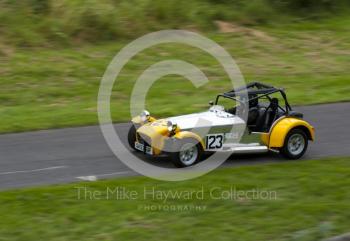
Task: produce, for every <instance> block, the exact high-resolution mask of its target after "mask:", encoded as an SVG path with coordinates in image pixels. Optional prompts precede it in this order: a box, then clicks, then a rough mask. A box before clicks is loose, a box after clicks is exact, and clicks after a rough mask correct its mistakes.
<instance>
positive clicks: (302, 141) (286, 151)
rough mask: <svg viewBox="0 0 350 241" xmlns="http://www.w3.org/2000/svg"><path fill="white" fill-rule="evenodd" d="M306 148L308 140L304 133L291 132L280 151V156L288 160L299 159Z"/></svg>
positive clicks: (296, 130) (301, 131) (297, 130)
mask: <svg viewBox="0 0 350 241" xmlns="http://www.w3.org/2000/svg"><path fill="white" fill-rule="evenodd" d="M307 147H308V138H307V135H306V133H305V131H303V130H301V129H293V130H291V131H290V132H289V133H288V135H287V137H286V139H285V140H284V145H283V147H282V149H281V154H282V155H283V156H284V157H286V158H288V159H299V158H300V157H302V156H303V155H304V153H305V151H306V149H307Z"/></svg>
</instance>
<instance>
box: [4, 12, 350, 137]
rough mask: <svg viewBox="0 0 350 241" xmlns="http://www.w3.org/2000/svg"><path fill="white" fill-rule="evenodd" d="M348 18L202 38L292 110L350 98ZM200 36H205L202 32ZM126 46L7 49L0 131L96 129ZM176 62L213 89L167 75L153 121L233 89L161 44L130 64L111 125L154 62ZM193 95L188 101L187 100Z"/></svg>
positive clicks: (192, 57)
mask: <svg viewBox="0 0 350 241" xmlns="http://www.w3.org/2000/svg"><path fill="white" fill-rule="evenodd" d="M349 26H350V18H348V17H347V18H345V17H339V18H335V19H332V20H327V21H323V22H319V23H315V22H303V23H294V24H287V25H284V26H283V27H254V28H248V27H242V26H241V27H237V26H236V25H229V27H230V28H231V29H228V30H227V32H226V33H218V32H216V33H214V32H213V33H209V34H206V36H208V37H209V38H211V39H213V40H214V41H216V42H217V43H219V44H220V45H222V46H223V47H224V48H225V49H226V50H227V51H228V52H229V53H230V54H232V56H233V57H234V59H235V60H236V62H237V64H238V65H239V67H240V68H241V70H242V74H243V75H244V76H245V79H246V81H247V82H249V81H252V80H259V81H263V82H267V83H270V84H273V85H276V86H278V87H284V88H286V91H287V94H288V97H289V99H290V102H291V104H293V105H295V104H298V105H304V104H314V103H325V102H335V101H346V100H350V99H349V95H348V93H349V91H350V89H349V84H348V83H349V78H350V74H349V72H348V64H349V60H350V52H349V51H350V35H349V33H350V31H349ZM202 34H203V33H202ZM127 43H128V41H122V42H118V41H117V42H115V43H114V42H110V43H104V44H102V43H101V44H93V45H82V46H81V47H69V48H64V49H59V50H57V49H54V50H53V49H43V48H40V49H29V50H28V49H24V50H19V49H16V48H15V49H11V48H10V49H7V50H6V51H5V52H3V53H2V55H1V56H0V76H1V77H0V116H1V119H0V132H12V131H25V130H35V129H46V128H58V127H66V126H80V125H88V124H96V123H97V114H96V99H97V93H98V88H99V82H100V79H101V77H102V75H103V73H104V71H105V68H106V66H107V65H108V63H109V62H110V61H111V59H112V58H113V56H114V55H115V54H116V53H117V52H118V51H119V50H120V49H121V48H122V47H123V46H125V45H126V44H127ZM166 59H181V60H185V61H188V62H190V63H192V64H194V65H196V66H198V67H199V68H200V69H201V70H202V71H204V73H205V74H206V75H207V76H208V78H209V79H210V83H208V84H206V85H204V86H202V87H200V88H199V89H196V88H195V87H193V86H192V85H191V84H190V83H189V82H188V81H187V80H185V79H184V78H181V77H177V76H166V77H164V78H162V79H161V80H159V81H157V83H156V84H155V85H154V86H153V87H152V88H151V90H150V92H149V94H148V95H147V108H148V109H149V110H150V111H151V113H153V114H154V115H155V116H158V117H161V116H164V117H165V116H169V115H176V114H181V113H190V112H193V111H201V110H203V109H204V108H206V107H207V103H208V101H209V100H211V99H213V98H214V96H215V95H216V94H217V93H219V92H224V91H227V90H228V89H229V88H231V87H230V83H229V81H228V80H227V76H226V74H225V73H224V71H223V69H222V68H221V66H219V64H218V63H217V62H216V60H214V59H213V58H212V57H210V56H208V55H206V54H205V53H203V52H202V51H200V50H198V49H195V48H191V47H188V46H184V45H161V46H156V47H154V48H151V49H148V50H146V51H144V52H142V53H140V54H139V55H137V56H136V57H135V58H133V59H132V60H131V61H130V62H129V63H128V64H127V65H126V66H125V68H124V69H123V71H122V72H121V74H120V76H119V78H118V80H117V82H116V86H115V88H114V92H113V94H112V104H111V107H112V115H113V119H114V121H116V122H118V121H128V120H129V118H130V115H129V95H130V93H131V91H132V87H133V83H135V81H136V79H137V77H138V76H139V75H140V74H141V73H142V72H143V71H144V70H145V69H146V68H148V67H149V66H151V65H152V64H154V63H156V62H158V61H161V60H166ZM188 96H190V97H191V98H190V99H189V98H187V97H188Z"/></svg>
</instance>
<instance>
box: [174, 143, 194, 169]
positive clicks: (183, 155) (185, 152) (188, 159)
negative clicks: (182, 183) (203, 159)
mask: <svg viewBox="0 0 350 241" xmlns="http://www.w3.org/2000/svg"><path fill="white" fill-rule="evenodd" d="M197 156H198V150H197V147H196V145H195V144H192V143H186V144H184V145H183V146H182V147H181V149H180V153H179V157H180V161H181V162H182V163H183V164H184V165H186V166H189V165H192V164H193V163H194V162H195V161H196V160H197Z"/></svg>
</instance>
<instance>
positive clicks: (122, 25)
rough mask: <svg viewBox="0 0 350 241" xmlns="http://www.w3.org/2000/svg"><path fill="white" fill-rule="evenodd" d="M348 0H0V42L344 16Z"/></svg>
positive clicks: (37, 42)
mask: <svg viewBox="0 0 350 241" xmlns="http://www.w3.org/2000/svg"><path fill="white" fill-rule="evenodd" d="M349 9H350V3H349V1H348V0H337V1H317V0H303V1H296V0H249V1H247V0H192V1H187V0H166V1H163V0H75V1H70V0H21V1H19V0H17V1H9V0H0V34H1V39H0V46H1V44H4V45H10V46H16V47H39V46H40V47H42V46H45V47H53V46H67V45H80V44H81V43H86V42H90V43H96V42H101V41H106V40H120V39H130V38H135V37H137V36H140V35H142V34H144V33H147V32H150V31H154V30H159V29H168V28H197V29H200V30H202V31H210V30H213V29H215V25H214V23H213V22H214V21H215V20H224V21H233V22H236V23H239V24H245V25H261V24H264V25H265V24H274V23H276V22H277V23H281V22H293V21H300V20H305V19H311V20H320V19H327V18H329V17H332V16H334V15H338V14H344V13H345V14H346V13H348V11H349Z"/></svg>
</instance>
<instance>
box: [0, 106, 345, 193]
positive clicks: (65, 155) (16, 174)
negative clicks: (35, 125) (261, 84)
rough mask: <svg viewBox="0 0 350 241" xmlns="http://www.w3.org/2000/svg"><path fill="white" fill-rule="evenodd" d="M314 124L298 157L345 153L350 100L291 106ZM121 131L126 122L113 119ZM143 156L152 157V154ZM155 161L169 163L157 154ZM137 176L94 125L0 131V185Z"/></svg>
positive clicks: (237, 161) (272, 157) (235, 160)
mask: <svg viewBox="0 0 350 241" xmlns="http://www.w3.org/2000/svg"><path fill="white" fill-rule="evenodd" d="M295 109H296V110H299V111H301V112H303V113H304V118H305V119H306V120H308V121H309V122H311V124H312V125H313V126H314V127H315V129H316V141H315V142H314V143H310V146H309V149H308V151H307V153H306V154H305V156H304V158H303V159H319V158H323V157H333V156H350V128H349V119H350V103H337V104H326V105H315V106H304V107H297V108H295ZM115 126H116V129H117V131H118V132H119V133H120V134H122V135H124V136H125V140H126V135H127V131H128V124H116V125H115ZM282 160H283V159H281V158H280V157H279V156H278V154H274V153H271V154H264V155H249V156H241V155H240V156H232V157H231V158H230V159H229V160H227V161H226V162H225V163H224V166H235V165H253V164H262V163H267V162H279V161H282ZM147 161H150V162H152V159H148V160H147ZM154 162H155V163H157V164H158V165H164V166H169V167H171V166H172V165H171V164H169V163H167V162H165V160H164V159H162V158H159V159H156V160H154ZM131 175H138V174H137V173H135V172H133V171H131V170H130V169H129V168H128V167H126V166H125V165H124V164H123V163H122V162H121V161H120V160H118V159H117V158H116V157H115V156H114V155H113V154H112V152H111V151H110V150H109V148H108V146H107V144H106V143H105V140H104V138H103V136H102V134H101V132H100V129H99V127H98V126H90V127H79V128H67V129H59V130H45V131H36V132H26V133H18V134H5V135H0V189H11V188H17V187H28V186H37V185H46V184H55V183H68V182H75V181H79V180H91V181H93V180H97V179H104V178H112V177H121V176H131Z"/></svg>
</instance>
